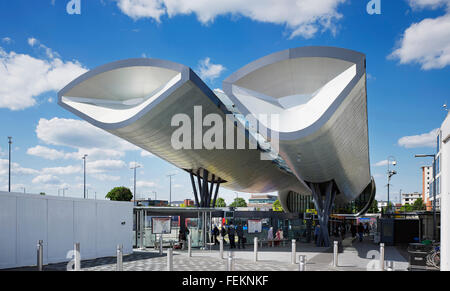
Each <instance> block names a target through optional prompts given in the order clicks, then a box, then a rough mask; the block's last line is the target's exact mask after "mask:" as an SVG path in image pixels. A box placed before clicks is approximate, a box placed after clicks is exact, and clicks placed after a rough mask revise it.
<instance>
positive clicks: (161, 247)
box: [159, 234, 163, 255]
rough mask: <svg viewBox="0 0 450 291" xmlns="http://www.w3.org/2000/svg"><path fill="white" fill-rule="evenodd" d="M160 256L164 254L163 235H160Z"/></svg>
mask: <svg viewBox="0 0 450 291" xmlns="http://www.w3.org/2000/svg"><path fill="white" fill-rule="evenodd" d="M159 254H160V255H162V254H163V237H162V234H160V235H159Z"/></svg>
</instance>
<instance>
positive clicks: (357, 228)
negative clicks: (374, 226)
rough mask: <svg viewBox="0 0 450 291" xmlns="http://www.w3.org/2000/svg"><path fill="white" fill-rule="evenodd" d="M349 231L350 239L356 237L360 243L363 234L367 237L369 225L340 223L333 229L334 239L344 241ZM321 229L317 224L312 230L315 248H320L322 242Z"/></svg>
mask: <svg viewBox="0 0 450 291" xmlns="http://www.w3.org/2000/svg"><path fill="white" fill-rule="evenodd" d="M349 230H350V232H351V234H352V238H354V237H356V236H357V235H358V239H359V241H360V242H362V241H363V238H364V234H366V235H369V233H370V230H371V225H369V224H368V223H362V222H360V223H341V224H339V225H338V226H337V227H335V228H334V231H333V232H334V235H335V236H336V237H338V236H340V237H341V238H342V239H345V236H346V234H347V232H348V231H349ZM321 236H322V233H321V229H320V225H319V224H317V225H316V226H315V228H314V241H315V243H316V246H318V247H320V246H322V240H321Z"/></svg>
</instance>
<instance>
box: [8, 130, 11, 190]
mask: <svg viewBox="0 0 450 291" xmlns="http://www.w3.org/2000/svg"><path fill="white" fill-rule="evenodd" d="M8 144H9V170H8V192H11V144H12V137H11V136H8Z"/></svg>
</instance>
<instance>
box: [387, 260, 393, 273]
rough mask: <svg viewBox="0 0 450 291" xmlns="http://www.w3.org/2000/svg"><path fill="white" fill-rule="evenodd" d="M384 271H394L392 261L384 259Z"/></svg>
mask: <svg viewBox="0 0 450 291" xmlns="http://www.w3.org/2000/svg"><path fill="white" fill-rule="evenodd" d="M386 271H394V262H393V261H386Z"/></svg>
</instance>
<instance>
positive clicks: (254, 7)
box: [116, 0, 346, 38]
mask: <svg viewBox="0 0 450 291" xmlns="http://www.w3.org/2000/svg"><path fill="white" fill-rule="evenodd" d="M116 1H117V5H118V7H119V9H120V10H121V11H122V12H123V13H124V14H126V15H128V16H130V17H131V18H133V19H135V20H136V19H140V18H152V19H154V20H155V21H157V22H160V21H161V16H163V15H167V16H169V17H174V16H176V15H189V14H195V15H196V16H197V19H198V20H199V21H200V22H201V23H203V24H208V23H211V22H213V21H214V19H215V18H216V17H217V16H220V15H233V16H244V17H248V18H250V19H252V20H254V21H258V22H266V23H273V24H278V25H285V26H286V27H287V29H288V30H289V31H290V36H291V38H292V37H295V36H303V37H305V38H311V37H313V36H314V35H315V34H316V33H317V32H318V31H319V30H322V31H325V30H330V31H331V32H333V33H334V32H335V31H336V24H335V23H336V21H337V20H339V19H340V18H342V15H341V14H340V13H339V12H338V11H337V8H338V6H339V5H340V4H342V3H344V2H346V0H321V1H317V0H277V1H274V0H246V1H242V0H215V1H214V3H211V1H210V0H116Z"/></svg>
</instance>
